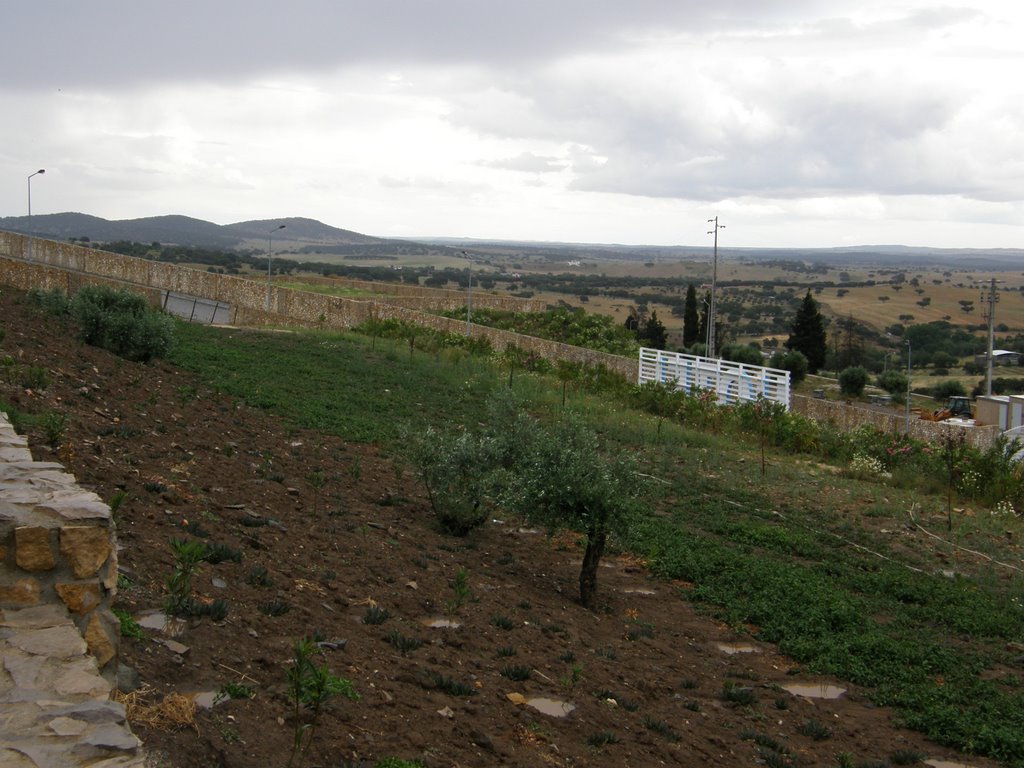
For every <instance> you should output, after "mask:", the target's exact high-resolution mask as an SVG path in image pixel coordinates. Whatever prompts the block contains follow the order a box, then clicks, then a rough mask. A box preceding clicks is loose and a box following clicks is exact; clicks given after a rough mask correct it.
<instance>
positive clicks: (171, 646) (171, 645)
mask: <svg viewBox="0 0 1024 768" xmlns="http://www.w3.org/2000/svg"><path fill="white" fill-rule="evenodd" d="M160 642H161V643H163V645H164V647H166V648H167V650H169V651H170V652H171V653H174V654H177V655H178V656H185V655H186V654H188V652H189V650H191V649H190V648H189V647H188V646H187V645H183V644H182V643H179V642H178V641H177V640H161V641H160Z"/></svg>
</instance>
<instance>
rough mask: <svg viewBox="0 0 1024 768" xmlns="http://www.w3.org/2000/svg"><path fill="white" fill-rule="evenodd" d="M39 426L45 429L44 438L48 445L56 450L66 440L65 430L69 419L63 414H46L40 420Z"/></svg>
mask: <svg viewBox="0 0 1024 768" xmlns="http://www.w3.org/2000/svg"><path fill="white" fill-rule="evenodd" d="M39 426H40V427H42V429H43V437H44V438H45V440H46V444H47V445H48V446H50V447H51V448H56V447H57V446H58V445H60V443H61V440H63V439H64V430H65V429H67V426H68V417H67V415H66V414H63V413H52V412H51V413H46V414H44V415H43V416H42V417H41V418H40V420H39Z"/></svg>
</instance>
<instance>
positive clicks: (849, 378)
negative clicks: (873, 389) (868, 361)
mask: <svg viewBox="0 0 1024 768" xmlns="http://www.w3.org/2000/svg"><path fill="white" fill-rule="evenodd" d="M867 383H868V372H867V371H866V370H865V369H864V368H863V366H860V365H851V366H850V367H849V368H844V369H843V370H842V371H841V372H840V373H839V391H840V392H842V393H843V394H844V395H848V396H850V397H860V396H861V395H862V394H863V393H864V387H866V386H867Z"/></svg>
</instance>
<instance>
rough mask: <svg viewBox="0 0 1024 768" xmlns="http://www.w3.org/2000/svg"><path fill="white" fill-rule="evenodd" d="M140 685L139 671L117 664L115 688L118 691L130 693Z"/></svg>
mask: <svg viewBox="0 0 1024 768" xmlns="http://www.w3.org/2000/svg"><path fill="white" fill-rule="evenodd" d="M141 687H142V681H141V680H140V678H139V673H138V672H136V671H135V670H134V669H132V668H131V667H129V666H128V665H127V664H124V663H121V664H118V666H117V690H118V692H119V693H132V692H133V691H137V690H139V688H141Z"/></svg>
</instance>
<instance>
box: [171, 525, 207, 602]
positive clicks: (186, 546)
mask: <svg viewBox="0 0 1024 768" xmlns="http://www.w3.org/2000/svg"><path fill="white" fill-rule="evenodd" d="M171 549H172V550H173V551H174V570H173V571H172V572H171V575H170V576H168V577H167V581H166V582H165V583H166V587H167V597H165V598H164V611H166V612H167V613H168V614H169V615H171V616H188V615H189V614H190V613H191V612H192V577H193V576H195V575H196V573H198V571H199V563H200V562H202V560H203V558H204V557H206V544H205V543H204V542H201V541H194V540H184V539H173V540H172V541H171Z"/></svg>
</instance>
